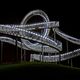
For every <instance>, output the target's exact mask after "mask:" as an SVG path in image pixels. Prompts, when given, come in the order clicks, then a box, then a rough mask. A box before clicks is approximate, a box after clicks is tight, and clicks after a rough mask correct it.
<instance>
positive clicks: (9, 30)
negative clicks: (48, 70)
mask: <svg viewBox="0 0 80 80" xmlns="http://www.w3.org/2000/svg"><path fill="white" fill-rule="evenodd" d="M33 16H40V17H42V19H43V21H44V22H42V23H35V24H27V25H26V23H27V21H28V20H29V19H30V18H31V17H33ZM51 28H52V29H53V32H55V33H56V34H57V35H59V36H60V37H62V38H64V39H65V40H67V41H70V42H71V43H73V44H77V45H80V39H77V38H74V37H71V36H69V35H67V34H65V33H63V32H62V31H60V30H59V22H58V21H50V20H49V18H48V16H47V14H46V13H45V12H44V11H42V10H34V11H31V12H30V13H28V14H27V15H26V16H25V17H24V18H23V20H22V22H21V24H20V25H2V24H1V25H0V33H4V34H7V35H13V36H15V37H20V38H21V42H22V43H21V42H20V41H17V46H18V47H21V44H22V46H23V47H22V48H23V49H26V50H33V51H37V52H38V53H39V54H31V58H33V59H35V60H40V59H41V58H40V57H43V61H45V62H58V61H59V56H60V58H61V61H63V60H67V59H70V58H72V57H76V56H79V55H80V49H77V50H74V51H71V52H67V53H64V54H58V53H60V51H62V43H61V42H60V41H59V40H55V39H53V38H52V39H51V38H50V37H49V32H50V29H51ZM35 29H40V30H41V29H43V32H42V33H41V34H39V33H36V32H33V31H32V30H35ZM53 34H54V33H53ZM54 36H55V35H54ZM0 40H1V41H3V42H7V43H10V44H13V45H16V44H15V42H16V40H14V39H12V38H9V37H4V36H1V37H0ZM29 40H33V41H36V43H32V42H30V41H29ZM41 52H44V53H48V54H53V55H50V56H49V55H42V54H40V53H41ZM54 53H56V55H54Z"/></svg>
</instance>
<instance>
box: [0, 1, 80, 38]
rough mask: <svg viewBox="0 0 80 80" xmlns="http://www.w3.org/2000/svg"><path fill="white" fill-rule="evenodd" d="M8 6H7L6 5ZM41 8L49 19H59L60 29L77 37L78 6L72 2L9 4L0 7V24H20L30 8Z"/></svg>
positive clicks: (79, 17) (79, 16)
mask: <svg viewBox="0 0 80 80" xmlns="http://www.w3.org/2000/svg"><path fill="white" fill-rule="evenodd" d="M7 6H8V7H7ZM35 9H41V10H43V11H45V12H46V13H47V15H48V16H49V18H50V20H51V21H52V20H58V21H60V29H61V30H63V32H66V33H68V34H70V35H72V36H75V37H79V35H78V34H79V26H80V24H79V19H80V15H79V13H80V12H79V6H78V4H75V3H74V4H73V3H70V2H69V3H68V2H67V3H66V2H65V3H59V2H56V1H55V2H54V3H53V2H52V3H51V2H49V3H44V2H41V1H40V2H36V3H35V2H34V3H32V2H27V3H25V4H24V3H22V4H19V3H18V4H14V5H13V4H9V5H5V7H3V6H1V9H0V24H20V22H21V20H22V19H23V17H24V16H25V15H26V14H27V13H28V12H29V11H31V10H35Z"/></svg>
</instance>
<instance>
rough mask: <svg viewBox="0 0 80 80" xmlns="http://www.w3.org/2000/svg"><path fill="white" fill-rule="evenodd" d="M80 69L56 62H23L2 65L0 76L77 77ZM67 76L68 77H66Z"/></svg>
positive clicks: (22, 79) (27, 77) (32, 77)
mask: <svg viewBox="0 0 80 80" xmlns="http://www.w3.org/2000/svg"><path fill="white" fill-rule="evenodd" d="M79 76H80V69H79V68H74V67H69V66H63V65H59V64H54V63H36V62H33V63H29V62H26V63H22V64H10V65H0V77H2V78H3V79H4V78H5V77H6V79H21V80H24V79H43V78H45V79H46V78H49V79H63V80H67V79H71V78H74V79H77V78H79ZM65 77H66V78H65ZM74 79H73V80H74Z"/></svg>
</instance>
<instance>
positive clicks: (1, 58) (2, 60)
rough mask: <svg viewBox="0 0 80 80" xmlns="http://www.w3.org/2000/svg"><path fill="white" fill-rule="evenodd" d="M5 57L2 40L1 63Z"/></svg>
mask: <svg viewBox="0 0 80 80" xmlns="http://www.w3.org/2000/svg"><path fill="white" fill-rule="evenodd" d="M2 59H3V42H2V41H1V63H2V61H3V60H2Z"/></svg>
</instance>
